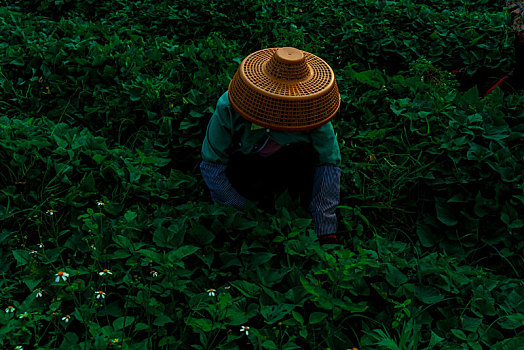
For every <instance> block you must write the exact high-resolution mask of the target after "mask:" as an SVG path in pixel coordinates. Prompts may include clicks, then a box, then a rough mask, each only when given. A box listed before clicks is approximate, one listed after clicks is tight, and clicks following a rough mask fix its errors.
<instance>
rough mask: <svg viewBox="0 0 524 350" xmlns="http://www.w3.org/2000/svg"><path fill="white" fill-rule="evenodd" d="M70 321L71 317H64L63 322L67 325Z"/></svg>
mask: <svg viewBox="0 0 524 350" xmlns="http://www.w3.org/2000/svg"><path fill="white" fill-rule="evenodd" d="M70 319H71V316H70V315H65V316H64V317H62V321H64V322H65V323H67V322H69V320H70Z"/></svg>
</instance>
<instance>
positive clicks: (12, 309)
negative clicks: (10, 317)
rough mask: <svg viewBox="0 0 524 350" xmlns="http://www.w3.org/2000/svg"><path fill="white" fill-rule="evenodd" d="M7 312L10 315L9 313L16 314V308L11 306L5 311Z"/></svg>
mask: <svg viewBox="0 0 524 350" xmlns="http://www.w3.org/2000/svg"><path fill="white" fill-rule="evenodd" d="M5 312H7V313H9V312H15V307H14V306H11V305H9V306H8V307H7V308H6V309H5Z"/></svg>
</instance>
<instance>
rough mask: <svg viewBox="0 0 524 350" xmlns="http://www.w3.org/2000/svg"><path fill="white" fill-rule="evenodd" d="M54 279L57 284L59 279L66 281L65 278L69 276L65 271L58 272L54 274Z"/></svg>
mask: <svg viewBox="0 0 524 350" xmlns="http://www.w3.org/2000/svg"><path fill="white" fill-rule="evenodd" d="M55 276H56V279H55V282H59V281H60V278H62V280H64V281H66V280H67V277H69V274H68V273H67V272H65V271H58V272H57V273H56V274H55Z"/></svg>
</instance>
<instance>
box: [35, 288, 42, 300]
mask: <svg viewBox="0 0 524 350" xmlns="http://www.w3.org/2000/svg"><path fill="white" fill-rule="evenodd" d="M42 292H43V290H42V288H38V289H35V293H36V297H37V298H41V297H42Z"/></svg>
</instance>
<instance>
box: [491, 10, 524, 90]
mask: <svg viewBox="0 0 524 350" xmlns="http://www.w3.org/2000/svg"><path fill="white" fill-rule="evenodd" d="M506 7H507V9H508V11H509V12H510V14H511V20H512V27H513V30H514V32H515V39H514V46H515V66H514V68H513V70H512V71H511V72H509V73H508V74H507V75H506V76H505V77H503V78H502V79H500V80H499V81H498V82H497V83H496V84H495V85H494V86H493V87H491V88H490V89H489V90H488V91H487V92H486V95H488V94H489V93H491V92H492V91H493V90H494V89H495V88H496V87H497V86H499V85H501V84H502V83H504V84H508V85H510V86H511V87H513V88H514V89H524V1H523V0H506Z"/></svg>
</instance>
